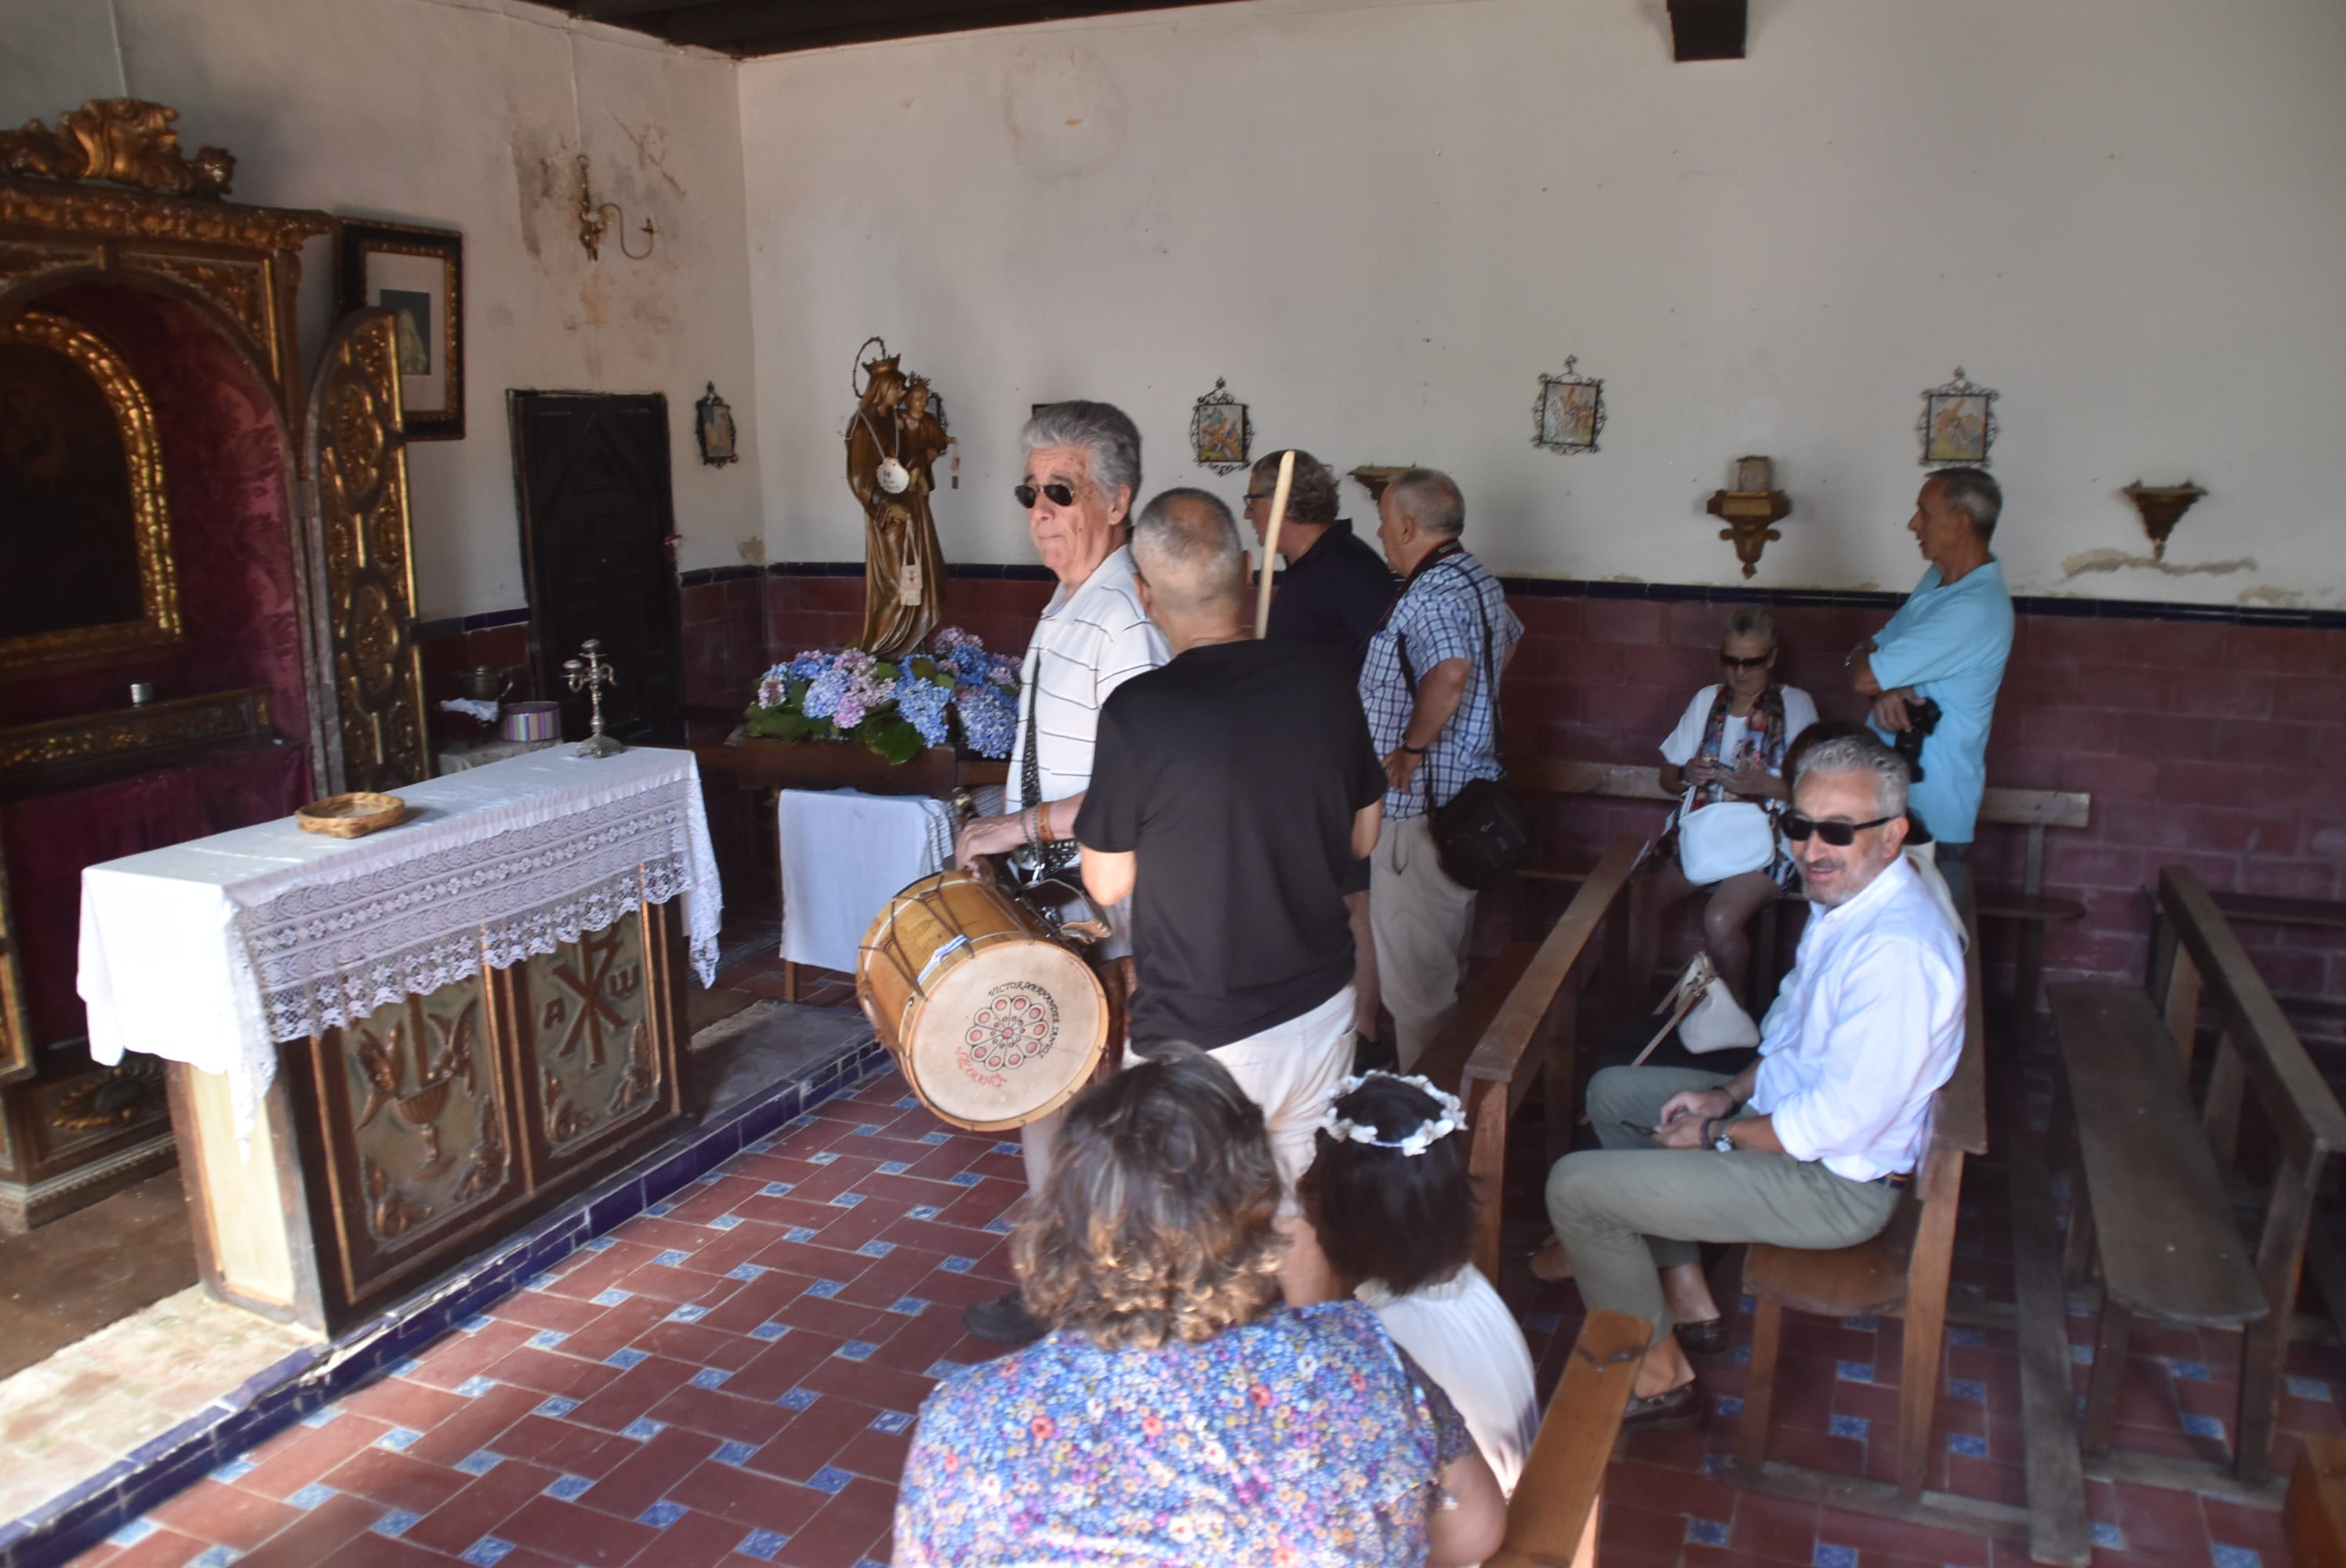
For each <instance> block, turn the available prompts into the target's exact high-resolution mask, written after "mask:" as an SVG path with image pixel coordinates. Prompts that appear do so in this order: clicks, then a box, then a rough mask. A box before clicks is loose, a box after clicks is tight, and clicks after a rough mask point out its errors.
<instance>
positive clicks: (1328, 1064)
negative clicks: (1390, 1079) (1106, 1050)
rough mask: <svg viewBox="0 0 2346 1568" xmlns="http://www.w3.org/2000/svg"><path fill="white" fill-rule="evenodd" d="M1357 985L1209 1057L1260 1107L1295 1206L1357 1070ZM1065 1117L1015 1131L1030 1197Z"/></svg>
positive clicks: (1131, 1056) (1045, 1171) (1128, 1058)
mask: <svg viewBox="0 0 2346 1568" xmlns="http://www.w3.org/2000/svg"><path fill="white" fill-rule="evenodd" d="M1352 1007H1353V999H1352V987H1351V986H1349V985H1347V986H1345V987H1344V988H1343V989H1342V990H1341V991H1339V992H1337V993H1336V994H1335V995H1333V996H1331V997H1330V998H1329V999H1328V1000H1327V1001H1325V1002H1323V1003H1321V1004H1320V1005H1319V1006H1317V1007H1315V1008H1313V1009H1312V1010H1311V1012H1309V1013H1304V1014H1302V1015H1301V1017H1296V1018H1290V1019H1289V1020H1288V1021H1287V1022H1286V1023H1274V1024H1272V1025H1271V1026H1270V1028H1268V1029H1265V1030H1263V1031H1261V1032H1260V1033H1254V1034H1250V1035H1248V1036H1247V1037H1246V1038H1245V1039H1243V1040H1233V1041H1231V1042H1230V1043H1229V1044H1227V1045H1224V1046H1220V1047H1219V1048H1217V1049H1216V1050H1213V1051H1211V1052H1209V1053H1208V1054H1209V1055H1210V1056H1212V1057H1213V1058H1214V1060H1215V1061H1217V1062H1219V1063H1220V1064H1222V1065H1223V1066H1224V1067H1227V1068H1228V1069H1229V1074H1230V1076H1231V1077H1233V1078H1236V1079H1237V1080H1238V1081H1239V1088H1241V1089H1243V1090H1245V1091H1246V1095H1247V1098H1249V1099H1250V1100H1252V1101H1253V1102H1254V1103H1255V1104H1256V1105H1260V1106H1261V1107H1262V1120H1263V1128H1264V1130H1265V1131H1266V1132H1267V1133H1269V1134H1270V1157H1271V1158H1272V1159H1273V1160H1275V1161H1276V1162H1278V1165H1279V1176H1280V1185H1281V1186H1282V1187H1283V1188H1284V1190H1285V1192H1286V1194H1287V1196H1288V1198H1289V1199H1290V1204H1291V1200H1292V1198H1293V1196H1294V1193H1295V1178H1296V1177H1298V1176H1301V1175H1302V1174H1303V1173H1304V1172H1305V1171H1306V1170H1308V1169H1310V1168H1311V1157H1312V1141H1311V1140H1312V1133H1313V1131H1314V1130H1315V1129H1316V1128H1317V1127H1318V1126H1319V1125H1320V1116H1321V1113H1322V1112H1324V1111H1326V1110H1327V1108H1328V1102H1329V1101H1331V1100H1332V1099H1334V1098H1335V1097H1336V1085H1337V1084H1339V1083H1341V1082H1342V1080H1343V1077H1344V1074H1347V1073H1349V1072H1351V1071H1352ZM1141 1060H1142V1058H1141V1057H1140V1056H1139V1055H1138V1054H1137V1053H1135V1052H1134V1051H1133V1049H1132V1047H1131V1045H1130V1044H1127V1045H1126V1046H1125V1053H1124V1064H1125V1065H1126V1066H1127V1067H1129V1066H1133V1065H1134V1064H1137V1063H1138V1062H1140V1061H1141ZM1063 1115H1065V1113H1064V1111H1054V1112H1052V1113H1051V1114H1050V1115H1047V1116H1044V1117H1041V1118H1039V1119H1038V1120H1035V1121H1032V1122H1029V1123H1027V1124H1026V1125H1025V1126H1023V1127H1021V1128H1019V1129H1018V1133H1019V1140H1020V1142H1021V1144H1022V1145H1024V1150H1025V1156H1026V1189H1027V1190H1028V1191H1029V1192H1040V1191H1042V1190H1043V1183H1044V1181H1045V1178H1046V1177H1048V1176H1050V1174H1051V1150H1052V1145H1055V1144H1056V1143H1057V1142H1058V1139H1059V1123H1060V1120H1061V1118H1062V1116H1063Z"/></svg>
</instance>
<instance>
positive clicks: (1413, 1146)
mask: <svg viewBox="0 0 2346 1568" xmlns="http://www.w3.org/2000/svg"><path fill="white" fill-rule="evenodd" d="M1465 1125H1466V1116H1465V1113H1464V1110H1462V1109H1461V1108H1460V1106H1459V1104H1458V1100H1457V1097H1456V1096H1455V1095H1445V1094H1443V1092H1442V1091H1441V1090H1439V1089H1437V1088H1435V1087H1434V1086H1433V1084H1430V1083H1428V1082H1427V1081H1426V1080H1425V1079H1423V1078H1419V1077H1407V1078H1404V1077H1403V1076H1401V1075H1400V1074H1393V1073H1384V1072H1372V1073H1364V1074H1359V1075H1357V1076H1355V1077H1351V1078H1347V1079H1345V1080H1344V1081H1343V1082H1342V1083H1341V1084H1338V1085H1337V1089H1336V1097H1335V1099H1334V1101H1333V1102H1331V1104H1330V1105H1329V1107H1328V1111H1327V1114H1326V1115H1323V1116H1322V1117H1321V1121H1320V1130H1319V1135H1318V1145H1319V1149H1318V1155H1317V1157H1316V1158H1315V1159H1314V1160H1313V1161H1312V1164H1311V1169H1310V1170H1308V1171H1306V1172H1304V1174H1303V1177H1302V1179H1301V1181H1300V1182H1298V1183H1297V1186H1296V1196H1298V1198H1299V1199H1300V1200H1301V1203H1302V1206H1303V1212H1304V1214H1305V1215H1306V1216H1307V1217H1309V1218H1310V1219H1311V1224H1312V1227H1313V1228H1314V1229H1315V1230H1316V1231H1317V1232H1318V1233H1319V1241H1320V1247H1321V1251H1322V1252H1324V1253H1325V1254H1326V1255H1327V1258H1328V1262H1329V1264H1330V1266H1331V1268H1333V1269H1334V1271H1335V1274H1336V1277H1337V1278H1339V1279H1341V1281H1343V1283H1344V1285H1345V1286H1346V1287H1347V1288H1350V1289H1351V1290H1352V1293H1353V1294H1354V1295H1355V1296H1357V1297H1359V1298H1360V1299H1361V1300H1362V1301H1364V1302H1366V1303H1367V1304H1368V1305H1369V1306H1370V1307H1371V1308H1373V1309H1374V1310H1375V1312H1376V1314H1377V1317H1378V1319H1380V1320H1382V1322H1383V1324H1384V1327H1385V1332H1386V1333H1388V1334H1390V1335H1392V1339H1393V1342H1394V1343H1395V1344H1397V1345H1399V1346H1400V1347H1401V1348H1402V1349H1404V1350H1406V1351H1408V1352H1409V1354H1410V1356H1411V1357H1412V1358H1413V1359H1415V1360H1416V1362H1417V1364H1418V1365H1419V1366H1421V1367H1423V1368H1424V1369H1425V1371H1426V1375H1427V1376H1429V1377H1431V1378H1432V1379H1433V1380H1434V1381H1435V1382H1437V1383H1439V1384H1441V1385H1442V1388H1443V1391H1444V1392H1445V1393H1447V1394H1448V1395H1449V1396H1450V1400H1451V1402H1452V1403H1453V1404H1454V1405H1456V1406H1457V1407H1458V1413H1459V1414H1460V1415H1462V1416H1464V1418H1465V1420H1466V1430H1467V1431H1468V1432H1469V1433H1471V1434H1472V1435H1473V1437H1474V1444H1475V1446H1476V1447H1477V1448H1479V1449H1481V1450H1482V1451H1483V1458H1484V1461H1485V1462H1487V1463H1488V1464H1489V1465H1490V1467H1491V1471H1492V1473H1493V1474H1494V1475H1495V1476H1497V1477H1498V1480H1499V1485H1500V1486H1501V1488H1502V1489H1504V1490H1505V1491H1506V1492H1510V1493H1512V1492H1514V1491H1515V1478H1516V1477H1517V1476H1518V1475H1520V1474H1521V1473H1522V1472H1523V1468H1524V1456H1525V1454H1527V1453H1528V1452H1529V1451H1531V1446H1532V1438H1533V1435H1534V1434H1535V1432H1536V1431H1538V1429H1539V1406H1538V1404H1537V1401H1536V1400H1535V1396H1534V1394H1533V1392H1532V1359H1531V1354H1530V1352H1529V1351H1528V1350H1526V1349H1525V1348H1524V1336H1523V1330H1522V1329H1518V1328H1517V1327H1516V1326H1515V1318H1514V1316H1513V1315H1512V1314H1510V1313H1509V1312H1508V1310H1507V1308H1506V1304H1505V1302H1503V1301H1501V1300H1500V1299H1499V1293H1498V1292H1497V1291H1496V1290H1494V1289H1493V1288H1491V1282H1490V1281H1489V1280H1488V1279H1486V1278H1484V1277H1483V1271H1482V1270H1481V1269H1479V1268H1475V1267H1474V1264H1473V1262H1471V1261H1470V1259H1471V1258H1472V1257H1473V1255H1474V1207H1475V1206H1474V1182H1473V1178H1472V1177H1470V1176H1468V1175H1467V1171H1466V1157H1465V1151H1464V1139H1463V1138H1460V1137H1458V1136H1456V1134H1458V1133H1460V1132H1462V1131H1463V1130H1464V1128H1465Z"/></svg>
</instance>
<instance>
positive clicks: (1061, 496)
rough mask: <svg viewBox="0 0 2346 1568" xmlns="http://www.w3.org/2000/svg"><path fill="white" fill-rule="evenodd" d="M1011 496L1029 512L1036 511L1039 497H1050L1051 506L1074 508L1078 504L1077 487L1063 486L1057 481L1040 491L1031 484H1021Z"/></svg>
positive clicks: (1046, 485)
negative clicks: (1036, 498)
mask: <svg viewBox="0 0 2346 1568" xmlns="http://www.w3.org/2000/svg"><path fill="white" fill-rule="evenodd" d="M1010 494H1013V495H1015V496H1016V497H1017V498H1018V504H1019V505H1021V506H1024V507H1025V508H1026V509H1027V510H1029V511H1032V510H1033V509H1034V506H1035V497H1036V496H1038V495H1045V496H1048V497H1050V501H1051V504H1052V505H1054V506H1073V505H1074V504H1076V487H1075V486H1074V485H1072V484H1061V483H1060V482H1059V481H1057V480H1056V479H1054V480H1053V481H1051V483H1050V484H1045V486H1043V488H1042V489H1040V490H1037V489H1035V487H1034V486H1033V485H1031V484H1021V485H1019V486H1017V487H1016V488H1015V489H1014V490H1012V491H1011V492H1010Z"/></svg>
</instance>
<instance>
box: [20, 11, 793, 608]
mask: <svg viewBox="0 0 2346 1568" xmlns="http://www.w3.org/2000/svg"><path fill="white" fill-rule="evenodd" d="M0 10H5V16H6V21H5V29H6V32H7V34H8V42H7V45H6V46H5V47H0V61H5V64H0V124H6V125H15V124H21V123H22V122H23V121H24V120H26V118H29V117H36V116H37V117H40V118H42V119H45V120H49V119H53V117H55V116H56V114H57V113H58V112H59V111H61V110H64V109H66V108H70V107H74V106H76V105H78V104H79V103H80V102H81V101H82V100H83V99H85V98H87V97H109V96H113V95H116V94H118V93H123V92H126V91H127V92H128V93H130V94H132V95H134V96H137V97H147V98H153V99H156V100H158V101H160V102H163V103H167V104H169V105H171V106H173V107H176V108H178V109H179V111H180V118H179V130H180V131H181V133H182V135H183V136H184V137H186V139H187V140H188V142H189V144H190V145H193V144H194V143H196V142H199V141H209V142H214V143H217V144H219V145H220V146H223V147H226V148H229V149H230V151H232V152H234V153H235V154H236V156H237V158H238V167H237V178H236V182H235V187H234V192H233V195H234V199H238V200H241V201H250V202H260V203H265V204H270V205H277V206H287V207H312V208H321V209H325V210H327V211H329V212H333V213H337V214H340V215H342V216H346V217H365V218H376V219H390V220H393V221H397V222H406V223H415V224H422V225H425V226H427V227H431V228H436V229H457V230H460V231H462V232H463V234H464V288H465V290H466V295H467V298H466V301H465V372H466V374H465V380H466V423H465V431H466V433H465V437H464V440H462V441H457V442H419V443H415V444H414V445H413V446H411V447H410V448H409V470H410V474H411V477H412V483H413V506H414V517H415V534H416V568H417V578H418V596H419V599H420V605H419V608H420V610H421V612H422V614H423V616H425V617H426V618H437V617H442V616H456V615H464V614H472V613H477V612H481V611H488V610H499V609H507V608H511V607H514V606H519V605H520V604H522V603H523V599H524V591H523V577H522V564H521V550H520V542H519V540H520V535H519V530H518V527H517V524H516V522H515V500H514V480H513V451H512V441H511V437H510V435H509V433H508V431H507V426H506V418H505V392H506V391H507V389H509V388H529V389H556V390H567V391H591V392H665V393H667V394H668V424H669V434H670V448H671V461H672V463H673V466H674V473H675V492H676V510H677V520H678V528H679V531H680V532H681V533H682V535H683V536H684V543H683V545H682V546H681V548H680V552H679V564H680V565H682V566H684V567H686V568H688V569H689V568H691V567H695V566H708V565H729V564H733V563H736V562H738V561H739V560H740V559H741V558H742V557H741V555H740V546H741V545H742V543H743V542H744V541H750V542H753V543H754V542H755V541H757V540H758V539H759V537H760V533H761V527H762V524H761V522H760V497H759V487H758V453H759V442H758V439H757V430H758V420H757V418H756V413H755V402H756V394H755V390H754V386H753V383H752V378H751V372H750V342H749V338H748V333H747V331H745V322H746V319H747V313H748V300H749V281H748V274H747V240H746V238H745V233H744V228H743V221H742V213H743V201H742V186H741V142H740V134H739V123H738V119H737V114H736V98H735V94H734V91H733V83H732V73H733V71H734V68H735V67H734V66H733V64H732V63H731V62H730V61H729V60H726V59H722V58H720V57H718V56H712V55H708V54H705V53H688V52H685V51H681V50H677V49H672V48H669V47H668V46H664V45H660V44H658V43H655V42H654V41H652V40H651V39H648V38H646V37H643V36H640V35H635V34H627V33H622V32H618V31H617V30H615V29H610V28H601V27H593V26H588V25H580V24H575V23H571V22H569V21H568V20H567V19H566V18H565V17H564V16H563V15H561V14H559V13H557V12H555V11H552V10H549V9H547V8H545V7H542V6H536V5H525V4H520V3H518V0H204V3H202V4H196V3H194V0H5V5H0ZM581 148H583V149H584V150H585V151H586V153H587V155H588V156H589V157H590V158H592V159H593V168H594V174H595V182H596V185H597V189H598V191H599V192H600V193H602V194H605V195H607V196H608V197H609V198H610V199H615V200H617V201H618V202H620V203H621V204H623V206H624V207H625V209H626V210H627V222H628V223H629V224H630V225H631V226H632V225H634V224H636V223H638V222H640V221H641V219H642V218H643V216H645V215H646V214H648V215H650V216H651V217H652V218H654V219H655V220H656V221H657V222H658V225H659V228H660V229H661V234H662V237H661V239H660V241H659V244H658V248H657V249H655V251H654V252H653V256H652V258H651V259H650V260H645V261H640V262H637V261H628V260H621V259H620V258H619V257H618V256H617V251H616V249H615V247H614V246H613V245H611V244H610V243H608V242H607V243H606V245H605V247H604V250H603V259H602V260H601V261H599V262H590V261H589V260H587V258H586V252H585V251H584V250H583V249H581V248H580V247H579V245H578V243H577V241H576V238H575V234H576V217H575V214H574V210H573V209H575V206H576V155H577V153H578V152H579V150H581ZM634 243H636V244H637V248H638V249H640V244H641V242H640V240H639V239H638V240H637V241H634ZM305 265H306V275H305V280H304V281H305V285H306V287H305V307H306V309H305V312H304V314H305V321H304V337H305V347H307V348H308V349H310V350H311V351H314V350H315V348H316V346H317V337H318V335H319V332H320V330H321V327H322V325H323V323H324V322H325V321H326V320H327V319H328V318H329V315H330V311H329V310H328V303H329V298H330V290H331V265H332V262H331V249H330V248H329V247H327V246H325V245H323V244H319V245H313V246H311V249H310V251H309V255H308V257H307V260H306V264H305ZM710 380H714V381H715V382H717V385H718V388H719V391H720V392H723V393H724V394H725V395H726V397H727V398H728V399H729V401H730V402H732V404H733V406H734V409H735V411H736V415H737V418H738V419H739V423H740V425H741V428H742V434H743V441H742V445H741V450H742V461H741V462H740V463H738V464H736V465H734V466H731V467H728V468H723V469H711V468H708V467H705V466H703V465H702V463H700V461H699V454H698V450H697V448H696V447H695V445H694V443H693V439H692V404H693V401H694V400H695V399H696V398H698V397H699V395H700V392H701V389H702V386H703V384H704V383H705V382H709V381H710Z"/></svg>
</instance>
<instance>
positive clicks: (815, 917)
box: [775, 789, 954, 974]
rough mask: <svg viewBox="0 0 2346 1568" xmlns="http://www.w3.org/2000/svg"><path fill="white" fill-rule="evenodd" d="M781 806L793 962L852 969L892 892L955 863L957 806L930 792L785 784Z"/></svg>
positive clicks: (785, 936)
mask: <svg viewBox="0 0 2346 1568" xmlns="http://www.w3.org/2000/svg"><path fill="white" fill-rule="evenodd" d="M775 830H776V833H777V835H778V836H779V838H780V845H781V855H782V958H783V960H784V961H785V962H790V963H806V964H812V965H814V966H815V967H816V968H818V969H836V970H840V971H842V972H846V973H849V974H852V973H854V972H855V955H856V952H857V951H858V950H859V949H860V948H861V947H862V945H863V933H864V932H868V931H870V930H871V929H872V921H875V920H877V919H878V918H879V917H880V911H882V910H883V909H885V908H887V907H888V901H889V900H890V899H892V898H893V897H895V896H896V894H898V893H900V892H902V891H903V890H904V889H905V888H906V887H908V886H909V885H911V884H912V883H913V882H916V881H920V880H921V879H922V878H923V877H926V876H933V875H934V874H935V873H936V872H938V871H943V870H944V869H945V868H946V867H947V866H949V865H951V864H952V863H953V844H954V814H953V809H952V808H951V807H949V806H947V805H946V804H945V803H944V802H943V801H942V800H933V799H929V798H928V797H927V796H925V795H867V794H864V793H863V792H862V790H860V789H785V790H783V791H782V796H781V800H780V804H778V805H777V806H776V807H775Z"/></svg>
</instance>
